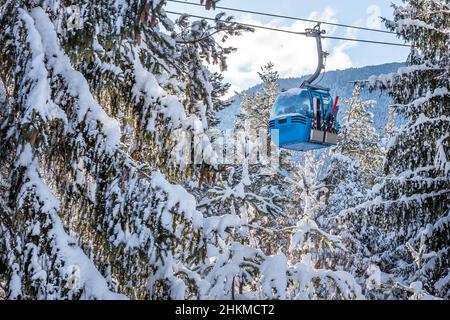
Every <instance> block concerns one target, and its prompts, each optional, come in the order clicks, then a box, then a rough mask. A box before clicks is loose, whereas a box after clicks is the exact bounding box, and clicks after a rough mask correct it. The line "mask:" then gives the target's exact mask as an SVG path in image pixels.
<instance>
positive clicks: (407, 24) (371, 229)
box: [346, 0, 450, 298]
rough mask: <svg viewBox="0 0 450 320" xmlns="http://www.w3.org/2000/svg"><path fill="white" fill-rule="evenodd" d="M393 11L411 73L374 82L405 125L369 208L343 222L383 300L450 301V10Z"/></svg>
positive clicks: (413, 3)
mask: <svg viewBox="0 0 450 320" xmlns="http://www.w3.org/2000/svg"><path fill="white" fill-rule="evenodd" d="M394 9H395V11H394V19H393V20H392V21H388V20H386V25H387V27H388V28H390V29H391V30H393V31H395V32H397V34H398V35H399V37H401V38H403V39H405V40H406V41H409V42H410V43H411V47H412V49H411V53H410V55H409V58H408V66H407V67H404V68H400V69H399V70H398V72H397V73H395V74H390V75H385V76H380V77H372V78H370V79H369V82H370V85H371V86H372V87H373V88H377V87H378V88H381V89H384V90H388V92H389V94H390V95H391V96H392V98H393V110H394V112H395V114H396V115H398V116H399V117H400V118H402V119H405V121H406V123H405V124H404V125H403V126H402V128H401V129H400V130H398V132H396V134H395V137H394V138H393V139H391V142H390V144H389V145H388V150H387V156H386V157H387V159H386V162H385V167H384V172H385V177H383V179H382V181H381V182H380V183H379V184H377V185H376V186H374V188H373V190H372V192H371V194H370V199H369V201H367V202H365V203H363V204H361V205H359V206H357V207H356V208H354V209H350V210H348V211H347V213H346V214H347V215H349V216H350V219H351V220H352V222H353V223H354V224H355V225H358V229H359V230H358V232H360V233H361V234H362V236H363V238H364V242H365V243H366V245H367V247H368V248H369V250H370V253H371V254H372V255H373V258H372V259H371V261H372V262H373V263H375V264H376V265H378V266H379V268H380V269H381V275H382V277H381V283H380V285H379V286H378V287H382V288H383V292H386V286H389V287H390V288H391V289H392V290H390V292H391V294H392V295H393V296H394V297H400V298H403V297H405V296H408V295H411V294H413V295H414V293H417V292H419V291H420V292H422V293H423V292H425V293H426V292H428V293H429V294H431V295H434V296H440V297H444V298H449V297H450V296H449V292H450V290H449V288H450V282H449V279H450V276H449V268H448V267H449V261H450V226H449V221H450V220H449V207H448V198H449V184H448V181H449V168H450V165H449V162H448V159H447V157H448V154H449V119H448V105H449V103H450V94H449V91H448V79H449V70H450V67H449V66H450V63H449V62H450V52H449V50H448V48H449V43H450V41H449V33H448V28H447V26H448V25H449V18H450V14H449V12H450V10H449V9H450V8H449V5H448V2H447V1H440V0H410V1H408V3H407V4H405V5H404V6H394ZM405 288H409V290H405ZM413 289H414V290H413ZM419 289H420V290H419ZM413 292H414V293H413ZM416 296H417V295H416ZM419 296H423V294H421V295H419Z"/></svg>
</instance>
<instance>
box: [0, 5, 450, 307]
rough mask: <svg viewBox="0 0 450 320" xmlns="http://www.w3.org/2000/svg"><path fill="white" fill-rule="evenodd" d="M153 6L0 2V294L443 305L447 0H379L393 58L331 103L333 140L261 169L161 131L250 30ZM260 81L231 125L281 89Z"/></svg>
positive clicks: (214, 94) (205, 104) (247, 121)
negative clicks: (195, 161)
mask: <svg viewBox="0 0 450 320" xmlns="http://www.w3.org/2000/svg"><path fill="white" fill-rule="evenodd" d="M201 3H203V4H204V5H205V7H206V8H205V9H213V7H214V1H213V0H206V1H203V0H202V1H201ZM74 4H76V5H79V6H80V8H81V19H80V23H81V27H80V28H71V27H70V26H71V25H72V23H73V21H72V20H71V19H72V16H71V14H70V13H71V10H72V9H71V5H74ZM164 6H165V1H164V0H153V1H149V0H136V1H131V0H130V1H128V0H115V1H102V2H96V1H81V0H80V1H76V0H74V1H62V0H42V1H31V0H0V235H1V237H0V298H2V299H439V298H441V299H448V298H450V263H449V262H450V215H449V203H448V198H449V172H450V163H449V161H448V156H449V121H450V114H449V104H450V93H449V76H450V73H449V71H450V61H449V60H450V59H449V58H450V51H449V45H450V40H449V32H450V29H449V26H450V23H449V19H450V7H449V4H448V3H447V1H445V0H409V1H406V2H405V3H404V5H402V6H398V7H393V10H394V19H393V20H392V21H389V20H386V21H385V24H386V27H387V28H388V29H389V30H392V31H394V32H396V33H397V34H398V36H399V38H401V39H403V40H406V41H408V43H410V44H411V53H410V55H409V57H408V60H407V61H406V62H405V65H403V66H399V67H398V68H396V71H395V72H391V73H389V74H384V75H373V76H371V77H368V78H367V79H366V80H368V81H363V82H361V83H359V84H356V85H355V86H354V87H352V90H353V92H352V94H351V95H350V94H349V96H347V97H345V96H343V98H344V97H345V98H347V99H346V100H345V101H344V102H343V103H342V104H343V105H345V113H344V115H343V119H342V129H341V137H342V139H341V141H340V143H339V145H337V146H336V147H334V148H331V149H328V150H326V151H323V152H308V153H303V154H301V155H299V154H294V153H290V152H285V151H283V152H282V153H281V158H282V162H281V166H280V167H279V168H277V169H274V168H273V167H272V166H269V165H264V164H257V165H253V164H250V163H249V162H248V161H247V160H246V159H245V158H243V160H242V161H241V162H239V163H235V164H220V163H218V162H217V158H216V157H215V156H214V154H213V153H212V152H211V145H212V143H213V142H214V141H212V139H213V138H211V139H210V138H208V136H206V135H203V139H202V140H201V144H200V146H201V148H202V151H203V154H204V162H203V163H202V164H200V165H187V166H182V165H180V163H179V162H177V161H176V160H177V159H179V158H180V157H183V156H185V155H183V154H182V150H181V148H180V147H179V142H180V141H178V140H177V139H174V136H175V137H176V135H174V133H175V132H176V131H177V130H180V129H183V130H187V131H190V132H192V133H193V134H196V135H201V134H202V133H204V132H206V131H207V130H208V129H210V128H214V127H215V126H216V125H217V124H218V123H219V122H220V120H221V119H220V117H219V115H218V112H220V111H221V110H224V109H225V108H227V107H229V105H230V102H228V101H224V100H222V99H220V98H221V97H222V96H223V95H224V94H225V93H226V91H227V90H228V88H229V85H228V84H226V83H224V82H223V78H222V76H221V75H220V73H216V72H212V71H210V68H209V66H208V64H217V65H219V66H220V67H221V68H222V69H225V68H226V57H227V56H228V55H230V54H239V53H235V52H234V50H233V49H232V48H228V47H227V46H226V42H222V41H226V40H227V39H228V38H229V37H237V36H239V35H240V34H241V33H242V32H251V31H252V30H249V28H247V27H245V26H242V25H239V24H237V23H235V22H234V21H233V19H232V18H230V17H226V16H225V15H224V14H219V15H218V17H217V19H216V21H212V22H209V21H205V20H197V21H195V22H192V20H190V19H188V18H187V17H185V16H183V17H181V18H180V19H178V20H176V21H173V20H170V19H169V18H168V17H167V15H166V13H165V11H164ZM213 33H214V34H219V35H220V36H221V37H220V38H212V37H209V36H208V35H210V34H213ZM260 77H261V81H262V86H261V87H260V88H259V90H257V91H252V92H247V93H243V94H241V96H240V97H239V99H240V101H241V104H240V115H239V117H238V118H237V121H236V122H235V123H234V125H235V128H236V129H239V128H241V129H242V128H246V129H248V128H253V129H260V128H263V129H266V128H267V127H266V123H267V120H268V118H269V113H270V108H271V106H272V103H273V101H274V99H275V97H276V96H277V94H278V93H279V92H280V90H281V87H280V85H279V82H278V80H279V79H278V74H277V72H276V66H273V65H272V64H270V63H268V64H267V65H266V66H263V68H262V69H261V73H260ZM353 80H364V79H353ZM367 90H371V91H372V92H374V93H377V94H380V92H382V93H383V94H384V95H385V96H386V97H388V101H389V102H386V104H387V103H389V106H388V105H384V106H380V102H379V103H378V105H377V106H374V102H373V101H372V100H366V98H365V94H367V93H366V92H368V91H367ZM381 104H383V102H381ZM374 107H376V108H384V109H385V110H386V109H389V112H388V113H387V118H386V121H385V122H386V124H385V125H384V126H383V128H375V125H374V119H373V114H372V113H371V112H370V110H372V109H373V108H374ZM222 112H224V111H222ZM243 143H244V144H245V142H243ZM251 148H252V146H248V145H245V148H244V149H246V150H250V152H251Z"/></svg>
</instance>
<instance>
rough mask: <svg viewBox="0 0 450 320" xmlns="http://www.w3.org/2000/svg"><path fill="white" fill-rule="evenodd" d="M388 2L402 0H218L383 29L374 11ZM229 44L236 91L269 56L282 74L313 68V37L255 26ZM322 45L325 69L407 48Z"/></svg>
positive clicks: (265, 20) (396, 56) (383, 58)
mask: <svg viewBox="0 0 450 320" xmlns="http://www.w3.org/2000/svg"><path fill="white" fill-rule="evenodd" d="M187 2H195V3H198V0H187ZM391 2H393V3H397V4H401V1H400V0H393V1H390V0H389V1H376V0H334V1H331V0H222V1H220V3H219V5H221V6H225V7H234V8H240V9H248V10H252V11H261V12H268V13H274V14H280V15H290V16H297V17H302V18H313V19H317V20H327V21H332V22H338V23H344V24H351V25H359V26H364V27H371V28H379V29H384V26H383V25H382V24H381V22H380V21H379V19H378V16H383V17H387V18H390V17H392V12H393V9H392V8H391V7H390V4H391ZM166 9H167V10H171V11H177V12H184V13H191V14H197V15H203V16H214V15H215V14H216V13H218V11H220V10H218V11H217V10H216V12H214V11H213V12H210V11H206V10H204V9H202V8H201V7H195V6H191V5H185V4H176V3H168V5H167V7H166ZM229 14H230V15H233V16H234V17H235V18H236V20H238V21H242V22H247V23H252V24H257V25H267V26H272V27H277V28H284V29H287V30H294V31H303V29H304V28H306V27H311V26H312V25H311V24H307V23H303V22H295V21H292V20H285V19H274V18H270V17H264V16H257V15H248V14H240V13H236V12H230V13H229ZM327 34H329V35H335V36H347V37H356V38H361V39H370V40H380V41H389V42H401V41H400V40H399V39H397V38H396V36H395V35H389V34H381V33H374V32H366V31H355V30H351V29H345V28H333V27H328V28H327ZM229 45H232V46H234V47H236V48H238V51H237V52H236V53H234V54H233V55H232V56H231V57H230V58H229V67H228V70H227V72H225V74H224V75H225V79H226V80H227V81H229V82H230V83H231V84H232V88H233V90H236V91H240V90H243V89H246V88H248V87H250V86H252V85H254V84H256V83H258V82H259V81H258V76H257V71H258V70H259V68H260V67H261V66H262V65H263V64H265V63H267V62H269V61H271V62H273V63H275V67H276V68H277V70H278V71H279V72H280V75H281V76H282V77H289V76H291V77H292V76H301V75H304V74H306V73H310V72H312V71H313V70H314V68H315V64H316V61H317V58H316V52H315V44H314V40H313V39H309V38H306V37H301V36H297V35H289V34H283V33H276V32H275V33H274V32H271V31H260V30H257V31H256V32H255V33H254V34H246V35H244V36H243V37H239V38H236V39H232V40H231V41H230V42H229ZM324 47H325V50H326V51H327V52H329V53H330V54H331V56H330V57H329V58H328V61H327V70H336V69H345V68H348V67H361V66H367V65H377V64H381V63H387V62H398V61H405V59H406V57H407V55H408V52H409V49H408V48H402V47H392V46H382V45H375V44H365V43H354V42H348V41H345V42H344V41H337V40H326V41H325V42H324Z"/></svg>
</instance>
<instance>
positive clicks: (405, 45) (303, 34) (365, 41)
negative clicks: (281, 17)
mask: <svg viewBox="0 0 450 320" xmlns="http://www.w3.org/2000/svg"><path fill="white" fill-rule="evenodd" d="M165 12H166V13H169V14H174V15H179V16H183V15H185V16H189V17H192V18H198V19H204V20H210V21H220V22H228V21H226V20H220V19H219V20H217V19H214V18H210V17H203V16H198V15H194V14H188V13H181V12H175V11H165ZM233 22H236V23H237V24H240V25H242V26H244V27H250V28H255V29H263V30H269V31H275V32H283V33H289V34H295V35H301V36H306V32H297V31H291V30H284V29H279V28H273V27H265V26H258V25H255V24H249V23H241V22H238V21H233ZM322 38H324V39H332V40H344V41H355V42H364V43H372V44H382V45H388V46H397V47H408V48H409V47H410V46H409V45H407V44H402V43H395V42H385V41H375V40H367V39H355V38H346V37H335V36H322Z"/></svg>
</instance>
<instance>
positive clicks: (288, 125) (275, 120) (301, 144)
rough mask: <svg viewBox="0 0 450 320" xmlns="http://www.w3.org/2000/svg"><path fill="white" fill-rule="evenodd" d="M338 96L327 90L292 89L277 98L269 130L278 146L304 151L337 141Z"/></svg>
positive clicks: (326, 145) (323, 146)
mask: <svg viewBox="0 0 450 320" xmlns="http://www.w3.org/2000/svg"><path fill="white" fill-rule="evenodd" d="M337 103H338V97H336V98H335V99H333V98H331V96H330V93H329V92H328V91H327V90H322V89H319V88H317V89H316V88H307V89H306V88H302V89H299V88H295V89H291V90H288V91H285V92H283V93H282V94H281V95H280V96H278V97H277V99H276V101H275V103H274V105H273V108H272V113H271V116H270V121H269V133H270V136H271V139H272V141H273V142H274V143H275V144H276V145H278V146H279V147H280V148H284V149H290V150H297V151H308V150H314V149H321V148H326V147H330V146H332V145H335V144H337V142H338V132H339V124H338V122H337V114H338V105H337Z"/></svg>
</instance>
